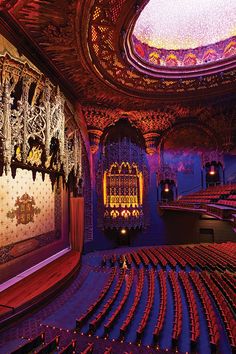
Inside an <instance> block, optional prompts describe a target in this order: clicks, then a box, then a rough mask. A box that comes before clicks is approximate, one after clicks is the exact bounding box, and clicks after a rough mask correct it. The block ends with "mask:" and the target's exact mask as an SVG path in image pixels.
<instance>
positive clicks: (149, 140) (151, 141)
mask: <svg viewBox="0 0 236 354" xmlns="http://www.w3.org/2000/svg"><path fill="white" fill-rule="evenodd" d="M159 136H160V134H158V133H156V132H148V133H144V134H143V137H144V139H145V145H146V152H147V154H149V155H153V154H154V153H155V152H156V151H157V139H158V137H159Z"/></svg>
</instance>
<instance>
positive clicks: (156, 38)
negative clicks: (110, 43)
mask: <svg viewBox="0 0 236 354" xmlns="http://www.w3.org/2000/svg"><path fill="white" fill-rule="evenodd" d="M235 36H236V1H235V0H150V1H149V2H148V3H147V5H146V6H145V7H144V9H143V10H142V11H141V13H140V15H139V17H138V19H137V20H136V22H135V25H134V28H133V31H132V34H131V37H130V38H131V45H132V47H133V52H134V53H135V54H136V55H137V56H138V57H140V58H141V59H142V60H144V61H146V62H148V63H150V64H151V65H158V66H191V65H201V64H205V63H208V62H212V61H217V60H220V59H224V58H227V57H230V56H233V55H235V54H236V37H235Z"/></svg>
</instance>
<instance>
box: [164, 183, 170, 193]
mask: <svg viewBox="0 0 236 354" xmlns="http://www.w3.org/2000/svg"><path fill="white" fill-rule="evenodd" d="M169 191H170V189H169V185H168V183H165V186H164V192H166V193H168V192H169Z"/></svg>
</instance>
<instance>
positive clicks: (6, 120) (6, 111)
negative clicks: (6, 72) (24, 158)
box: [2, 82, 13, 175]
mask: <svg viewBox="0 0 236 354" xmlns="http://www.w3.org/2000/svg"><path fill="white" fill-rule="evenodd" d="M4 86H5V87H4V92H3V129H2V132H3V136H4V141H3V146H4V149H3V156H4V166H5V173H6V175H7V174H8V173H9V172H10V170H11V157H12V154H11V152H12V146H11V145H12V144H11V123H10V117H11V104H12V101H13V99H12V98H11V94H10V88H9V83H8V82H6V83H5V85H4Z"/></svg>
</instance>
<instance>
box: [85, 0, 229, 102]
mask: <svg viewBox="0 0 236 354" xmlns="http://www.w3.org/2000/svg"><path fill="white" fill-rule="evenodd" d="M114 7H115V4H114V3H112V2H110V1H108V0H95V3H94V4H93V7H92V8H91V14H90V22H89V26H88V38H89V50H90V55H91V57H92V58H96V60H93V66H95V67H96V70H97V71H98V72H100V73H101V74H102V75H103V76H105V78H106V79H107V80H108V81H110V82H115V83H117V85H118V86H119V88H120V89H121V90H123V89H124V88H126V89H131V90H132V91H136V92H140V91H145V93H146V95H147V96H148V95H156V94H157V93H161V92H163V91H164V92H165V93H173V92H175V93H176V92H177V93H183V92H186V91H187V92H191V91H192V90H194V91H195V90H202V89H209V88H214V87H217V86H219V85H222V84H224V85H225V84H229V83H230V82H235V81H236V79H235V78H236V70H233V69H231V70H229V71H225V72H224V73H223V75H222V73H220V75H219V74H208V75H206V76H202V77H201V76H199V75H198V76H199V77H193V78H182V79H179V78H177V79H171V78H170V79H167V78H166V79H165V78H154V77H152V76H149V75H143V74H142V73H139V71H138V70H136V69H134V68H131V67H128V63H127V61H126V60H125V52H124V49H123V57H122V55H119V54H120V53H119V52H118V51H117V47H116V46H114V45H111V42H112V39H113V41H114V38H116V39H117V31H118V30H119V29H118V28H117V24H116V23H115V24H114V21H113V20H112V13H113V11H114ZM104 8H105V9H107V11H104V10H103V9H104ZM119 10H120V12H119ZM119 10H116V12H118V14H119V16H117V17H119V19H120V20H121V16H122V15H124V13H123V12H122V6H120V9H119ZM121 37H122V36H121ZM122 45H124V43H122ZM122 45H121V46H122ZM120 50H122V49H120Z"/></svg>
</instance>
